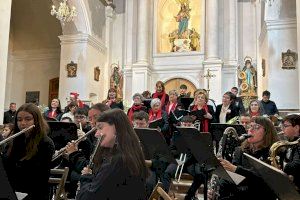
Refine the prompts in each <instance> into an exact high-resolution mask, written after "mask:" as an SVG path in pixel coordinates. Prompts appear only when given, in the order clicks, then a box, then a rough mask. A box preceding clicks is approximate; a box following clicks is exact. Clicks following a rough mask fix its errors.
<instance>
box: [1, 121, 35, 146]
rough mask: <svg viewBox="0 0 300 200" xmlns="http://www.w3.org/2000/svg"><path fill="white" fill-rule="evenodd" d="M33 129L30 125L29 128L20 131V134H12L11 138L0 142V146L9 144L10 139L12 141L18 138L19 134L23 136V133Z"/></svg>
mask: <svg viewBox="0 0 300 200" xmlns="http://www.w3.org/2000/svg"><path fill="white" fill-rule="evenodd" d="M34 127H35V125H31V126H29V127H28V128H24V129H23V130H21V131H20V132H18V133H15V134H13V135H12V136H10V137H8V138H6V139H4V140H2V141H1V142H0V146H1V145H3V144H6V143H7V142H9V141H10V140H12V139H14V138H15V137H18V136H19V135H21V134H23V133H25V132H27V131H29V130H31V129H32V128H34Z"/></svg>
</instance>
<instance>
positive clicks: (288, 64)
mask: <svg viewBox="0 0 300 200" xmlns="http://www.w3.org/2000/svg"><path fill="white" fill-rule="evenodd" d="M296 61H297V53H296V52H293V51H291V50H290V49H288V50H287V51H286V52H282V54H281V63H282V69H296Z"/></svg>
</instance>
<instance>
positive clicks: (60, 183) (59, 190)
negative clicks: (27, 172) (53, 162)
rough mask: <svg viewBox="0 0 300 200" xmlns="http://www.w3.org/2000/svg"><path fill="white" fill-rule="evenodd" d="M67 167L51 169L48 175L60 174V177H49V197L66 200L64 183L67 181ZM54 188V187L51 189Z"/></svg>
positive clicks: (55, 199)
mask: <svg viewBox="0 0 300 200" xmlns="http://www.w3.org/2000/svg"><path fill="white" fill-rule="evenodd" d="M68 173H69V168H68V167H65V168H64V169H51V170H50V175H55V176H56V175H61V177H59V178H56V177H50V178H49V181H48V182H49V184H50V185H51V199H54V200H67V194H66V192H65V184H66V181H67V177H68ZM53 188H54V189H53ZM53 197H54V198H53Z"/></svg>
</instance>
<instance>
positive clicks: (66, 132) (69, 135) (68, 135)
mask: <svg viewBox="0 0 300 200" xmlns="http://www.w3.org/2000/svg"><path fill="white" fill-rule="evenodd" d="M48 125H49V128H50V131H49V134H48V136H49V137H50V138H51V139H52V140H53V142H54V144H55V150H59V149H61V148H63V147H65V146H66V145H67V144H68V142H71V141H72V140H77V138H78V136H77V126H76V124H74V123H68V122H54V121H49V122H48Z"/></svg>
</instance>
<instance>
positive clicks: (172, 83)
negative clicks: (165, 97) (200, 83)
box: [165, 78, 197, 97]
mask: <svg viewBox="0 0 300 200" xmlns="http://www.w3.org/2000/svg"><path fill="white" fill-rule="evenodd" d="M182 84H185V85H186V86H187V92H191V97H192V96H193V94H194V91H195V90H196V89H197V88H196V87H195V85H194V84H193V83H192V82H191V81H188V80H186V79H183V78H174V79H171V80H168V81H167V82H166V83H165V88H166V93H167V94H168V92H169V91H170V90H176V91H177V92H178V94H179V87H180V85H182Z"/></svg>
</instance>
